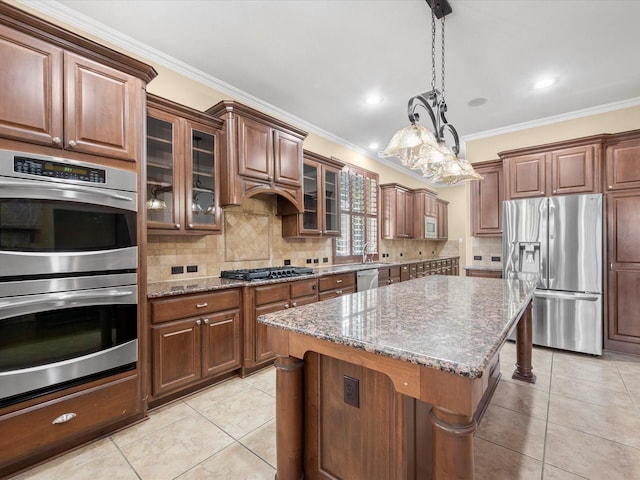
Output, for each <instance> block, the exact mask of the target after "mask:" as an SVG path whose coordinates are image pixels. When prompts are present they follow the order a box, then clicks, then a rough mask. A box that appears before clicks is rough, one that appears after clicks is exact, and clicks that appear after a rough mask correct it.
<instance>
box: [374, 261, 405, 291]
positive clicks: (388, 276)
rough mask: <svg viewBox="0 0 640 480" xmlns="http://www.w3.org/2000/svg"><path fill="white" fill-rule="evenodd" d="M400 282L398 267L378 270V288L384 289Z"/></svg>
mask: <svg viewBox="0 0 640 480" xmlns="http://www.w3.org/2000/svg"><path fill="white" fill-rule="evenodd" d="M400 281H401V274H400V266H393V267H381V268H379V269H378V287H384V286H385V285H391V284H392V283H398V282H400Z"/></svg>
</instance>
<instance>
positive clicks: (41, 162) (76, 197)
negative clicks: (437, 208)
mask: <svg viewBox="0 0 640 480" xmlns="http://www.w3.org/2000/svg"><path fill="white" fill-rule="evenodd" d="M137 205H138V201H137V180H136V174H135V172H130V171H126V170H121V169H117V168H110V167H105V166H103V165H94V164H89V163H85V162H79V161H75V160H69V159H64V158H58V157H47V156H43V155H33V154H24V153H19V152H12V151H7V150H0V406H3V405H9V404H11V403H16V402H18V401H22V400H24V399H27V398H32V397H34V396H38V395H43V394H46V393H49V392H52V391H55V390H59V389H63V388H66V387H68V386H70V385H74V384H77V383H81V382H86V381H89V380H91V379H94V378H97V377H99V376H106V375H110V374H112V373H116V372H118V371H124V370H128V369H132V368H135V365H136V362H137V357H138V341H137V331H138V328H137V302H138V293H137V275H136V271H137V266H138V247H137V239H136V228H137V227H136V225H137Z"/></svg>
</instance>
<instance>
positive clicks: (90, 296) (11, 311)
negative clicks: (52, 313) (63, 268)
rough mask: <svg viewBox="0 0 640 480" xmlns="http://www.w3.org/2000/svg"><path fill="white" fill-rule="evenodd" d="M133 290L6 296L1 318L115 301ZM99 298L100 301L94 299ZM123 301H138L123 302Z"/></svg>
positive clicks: (0, 310) (0, 308)
mask: <svg viewBox="0 0 640 480" xmlns="http://www.w3.org/2000/svg"><path fill="white" fill-rule="evenodd" d="M135 293H136V289H133V290H109V289H100V290H98V291H90V292H59V293H48V294H45V295H33V297H32V296H29V297H27V298H24V299H17V298H16V297H11V298H6V299H4V300H2V301H0V319H4V318H11V317H15V316H18V315H27V314H30V313H35V312H42V311H46V310H58V309H62V308H68V307H71V306H90V305H104V304H109V303H113V300H114V299H118V298H120V297H130V296H131V295H135ZM92 300H99V301H97V302H96V301H92ZM134 300H135V299H134ZM122 303H126V304H128V303H137V301H133V302H122ZM74 304H75V305H74Z"/></svg>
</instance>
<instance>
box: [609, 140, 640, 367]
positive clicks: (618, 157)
mask: <svg viewBox="0 0 640 480" xmlns="http://www.w3.org/2000/svg"><path fill="white" fill-rule="evenodd" d="M606 152H607V156H606V178H605V180H606V182H605V185H606V189H605V192H606V202H605V203H606V205H607V216H606V221H607V267H608V269H607V271H608V274H607V301H606V303H607V312H606V318H607V322H606V329H605V339H604V346H605V348H606V349H609V350H615V351H619V352H626V353H633V354H636V355H640V316H639V315H638V311H640V227H639V226H640V130H635V131H632V132H626V133H623V134H619V135H612V136H611V137H610V138H609V139H607V145H606Z"/></svg>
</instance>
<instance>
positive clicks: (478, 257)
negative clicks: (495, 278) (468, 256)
mask: <svg viewBox="0 0 640 480" xmlns="http://www.w3.org/2000/svg"><path fill="white" fill-rule="evenodd" d="M473 259H474V260H482V255H474V256H473Z"/></svg>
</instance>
